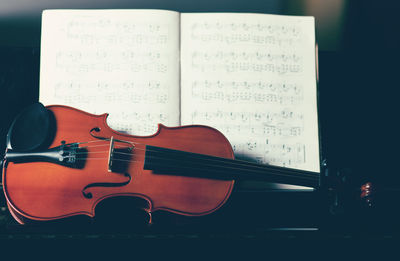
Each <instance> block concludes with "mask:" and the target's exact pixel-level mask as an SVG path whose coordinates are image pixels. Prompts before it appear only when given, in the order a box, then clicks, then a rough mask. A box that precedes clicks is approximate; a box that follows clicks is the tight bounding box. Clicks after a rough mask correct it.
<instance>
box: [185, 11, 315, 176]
mask: <svg viewBox="0 0 400 261" xmlns="http://www.w3.org/2000/svg"><path fill="white" fill-rule="evenodd" d="M306 20H307V21H306ZM310 21H311V20H309V19H304V20H302V19H298V18H296V17H291V18H288V17H285V18H281V17H278V18H277V17H275V16H268V15H261V14H260V15H256V14H202V15H193V16H192V15H189V14H188V15H186V14H182V15H181V25H182V26H181V46H182V52H181V67H182V74H181V77H182V78H181V83H182V87H181V97H182V98H181V104H182V111H181V113H182V116H181V117H182V120H181V122H182V123H183V124H204V125H211V126H213V127H215V128H217V129H218V130H220V131H221V132H222V133H223V134H224V135H225V136H226V137H227V138H228V139H229V141H230V142H231V144H233V150H234V153H235V155H236V156H237V157H239V158H240V157H243V158H244V159H255V160H257V161H258V162H262V163H268V164H272V165H278V166H287V167H294V168H300V169H307V170H314V171H319V154H318V153H319V148H318V146H316V145H317V144H318V122H317V114H316V91H315V90H316V89H315V86H316V85H315V71H313V70H310V68H311V69H312V68H314V60H313V59H312V57H314V56H313V55H314V42H311V43H310V42H309V39H313V38H312V37H313V34H314V27H313V23H311V22H310ZM306 154H307V155H308V157H307V158H306V157H305V155H306Z"/></svg>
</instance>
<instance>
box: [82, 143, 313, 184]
mask: <svg viewBox="0 0 400 261" xmlns="http://www.w3.org/2000/svg"><path fill="white" fill-rule="evenodd" d="M135 149H136V150H141V151H146V150H148V151H151V152H153V153H158V154H160V153H161V154H165V152H161V151H157V150H151V149H142V148H138V147H135ZM89 153H109V151H91V152H77V153H76V154H89ZM113 153H115V154H120V155H128V156H131V155H134V153H125V152H119V151H114V152H113ZM143 156H144V155H143ZM190 158H191V157H190V156H189V160H190ZM104 159H107V158H104ZM115 160H117V159H115ZM143 160H144V158H143ZM169 160H171V159H169ZM202 160H203V161H204V160H205V161H214V162H217V163H225V164H226V160H227V159H225V158H218V157H215V158H213V159H202ZM228 160H230V159H228ZM179 161H180V160H179ZM238 161H239V160H232V161H229V164H230V165H236V166H237V167H240V166H243V167H244V168H245V169H246V168H249V164H251V162H246V161H244V162H241V161H239V162H238ZM253 164H254V163H253ZM213 166H215V165H213ZM216 166H220V165H216ZM251 167H252V168H253V169H254V168H259V169H260V170H262V171H267V170H266V168H268V167H270V166H268V165H261V164H260V165H259V166H257V165H252V166H251ZM270 171H271V170H270ZM274 171H276V172H283V173H289V172H290V171H289V170H274ZM296 176H309V177H315V176H317V175H315V174H308V173H296Z"/></svg>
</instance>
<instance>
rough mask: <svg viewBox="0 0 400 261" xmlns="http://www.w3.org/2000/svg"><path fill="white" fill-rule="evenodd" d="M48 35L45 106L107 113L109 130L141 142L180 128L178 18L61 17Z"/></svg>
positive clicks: (124, 14)
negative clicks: (160, 131) (160, 129)
mask: <svg viewBox="0 0 400 261" xmlns="http://www.w3.org/2000/svg"><path fill="white" fill-rule="evenodd" d="M43 28H44V30H43V33H42V37H43V38H42V39H43V42H42V43H43V45H42V47H43V48H42V54H41V62H42V64H41V68H42V72H41V77H40V78H41V83H40V101H41V102H42V103H44V104H65V105H69V106H73V107H77V108H79V109H82V110H85V111H88V112H91V113H95V114H102V113H105V112H107V113H109V114H110V117H109V118H108V119H107V121H108V123H109V124H110V127H112V128H114V129H116V130H124V131H126V132H128V133H130V134H136V135H149V134H153V133H154V131H155V130H156V129H157V124H158V123H163V124H165V125H169V126H176V125H179V120H180V119H179V63H176V60H175V59H171V57H179V50H178V49H179V42H178V40H179V37H178V36H179V31H178V30H179V14H178V13H176V12H170V11H151V10H96V11H90V10H85V11H79V10H78V11H76V10H59V11H58V10H57V11H51V12H47V13H46V12H45V14H44V16H43ZM121 111H122V112H121ZM138 111H147V112H148V113H150V115H151V116H149V117H144V116H143V115H139V114H138V115H136V114H130V113H129V112H138ZM121 113H127V115H128V116H126V115H124V116H123V117H122V116H119V115H120V114H121ZM155 115H159V116H160V115H161V116H162V117H161V116H160V117H156V116H155ZM167 115H168V116H167Z"/></svg>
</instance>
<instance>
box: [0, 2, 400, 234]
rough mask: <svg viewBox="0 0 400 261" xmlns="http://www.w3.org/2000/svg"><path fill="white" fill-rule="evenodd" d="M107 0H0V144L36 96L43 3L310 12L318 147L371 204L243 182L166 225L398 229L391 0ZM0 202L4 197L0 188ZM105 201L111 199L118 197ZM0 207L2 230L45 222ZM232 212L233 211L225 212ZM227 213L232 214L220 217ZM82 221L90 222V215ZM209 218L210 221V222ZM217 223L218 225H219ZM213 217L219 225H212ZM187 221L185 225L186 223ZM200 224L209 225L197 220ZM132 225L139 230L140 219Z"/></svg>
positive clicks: (227, 230)
mask: <svg viewBox="0 0 400 261" xmlns="http://www.w3.org/2000/svg"><path fill="white" fill-rule="evenodd" d="M108 2H109V1H28V0H26V1H17V0H15V1H12V2H11V1H4V0H0V112H1V115H2V117H1V119H0V151H4V147H5V135H6V132H7V130H8V127H9V125H10V124H11V121H12V119H13V118H14V117H15V115H16V114H17V113H18V112H19V111H20V110H22V108H23V107H25V106H26V105H29V104H31V103H33V102H35V101H37V99H38V88H39V86H38V84H39V63H40V60H39V59H40V23H41V11H42V10H43V9H51V8H156V9H169V10H175V11H180V12H257V13H273V14H289V15H313V16H315V17H316V33H317V40H318V43H319V78H320V82H319V118H320V131H321V146H322V157H323V158H324V159H327V160H328V167H329V168H330V169H331V170H332V171H333V172H336V171H339V172H342V173H343V172H346V173H347V174H348V177H349V179H350V180H351V181H352V184H360V185H361V184H362V183H364V182H366V181H372V182H373V183H374V184H376V187H377V188H380V189H381V190H380V191H381V193H380V194H377V195H378V196H376V198H377V201H376V202H375V203H376V204H375V205H374V207H373V208H372V212H371V211H370V210H368V211H367V212H364V210H362V211H360V212H358V211H356V210H354V209H353V206H354V205H350V207H348V208H349V209H350V211H347V213H346V214H345V215H344V216H343V215H332V213H330V212H329V206H330V198H329V195H326V194H324V193H313V194H310V193H290V194H289V193H279V192H256V193H254V192H252V193H250V194H249V193H246V192H243V191H239V192H238V193H236V194H234V195H233V196H232V200H231V201H230V202H231V203H229V204H228V206H227V207H226V208H225V209H223V211H222V213H218V214H216V215H212V216H211V217H206V218H202V219H201V220H200V221H199V220H198V219H190V220H189V221H187V220H184V221H183V223H182V224H186V223H190V224H192V223H194V224H195V225H194V226H190V225H189V226H186V225H182V226H180V227H179V228H178V229H180V230H176V228H175V230H172V231H180V232H181V233H183V234H185V233H186V232H187V231H195V233H198V231H200V230H201V231H208V232H207V233H206V232H204V234H202V235H203V236H204V235H205V234H206V235H207V236H209V235H210V234H213V235H215V234H217V235H219V236H221V235H223V236H227V237H242V236H243V235H251V236H256V237H265V236H267V237H268V236H269V235H272V236H275V235H276V234H275V232H271V230H270V228H271V227H272V228H275V227H319V228H323V229H322V230H323V231H330V232H329V233H332V231H336V232H338V231H341V233H344V234H346V233H353V234H352V235H353V236H354V235H360V233H361V234H362V235H364V234H363V233H364V232H365V231H375V232H378V233H380V234H379V235H381V234H385V235H390V236H393V235H394V231H397V230H398V229H397V226H398V225H397V219H398V218H399V215H398V214H397V211H396V209H397V208H398V206H397V204H396V203H397V192H396V190H397V189H398V188H399V189H400V183H399V180H400V175H399V170H398V161H399V160H398V159H397V156H398V155H399V146H398V144H399V142H398V140H399V138H398V137H399V128H398V123H397V121H398V119H399V117H398V111H399V106H398V104H399V101H398V93H399V92H398V89H399V87H400V84H399V80H398V77H399V72H398V69H399V63H400V51H399V48H400V42H399V29H400V27H399V22H398V15H399V8H397V7H396V5H395V2H396V1H372V0H365V1H350V0H347V1H346V0H342V1H339V0H330V1H316V0H308V1H307V0H304V1H294V0H293V1H290V0H282V1H278V0H276V1H257V0H247V1H227V0H223V1H211V0H206V1H196V2H194V1H184V0H174V1H161V0H158V1H128V0H120V1H113V2H112V3H111V2H110V3H108ZM27 131H28V132H29V130H27ZM382 188H386V189H385V190H384V189H382ZM128 201H129V200H128ZM0 202H2V205H3V206H4V199H3V198H2V199H1V200H0ZM127 204H131V203H127ZM104 205H105V206H104V209H106V208H107V207H110V206H106V205H113V204H112V203H105V204H104ZM120 205H121V203H118V206H120ZM113 206H114V208H116V207H115V206H117V205H113ZM357 206H358V205H357ZM111 208H112V206H111ZM102 209H103V207H102V206H101V209H100V211H99V213H102V211H103V210H102ZM254 209H256V210H257V211H256V212H257V215H255V214H254ZM349 209H348V210H349ZM114 210H115V209H114ZM104 212H106V211H105V210H104ZM251 212H253V213H251ZM125 214H126V215H128V216H129V215H133V216H135V217H137V219H139V220H140V219H145V217H143V216H141V215H142V214H141V213H133V214H132V213H129V214H128V213H124V212H123V215H125ZM1 215H3V217H2V219H0V221H1V222H2V224H5V225H4V226H5V230H2V231H4V233H3V234H2V235H8V234H10V233H17V234H18V233H19V234H20V233H22V234H24V233H26V231H29V232H32V233H38V231H39V232H43V231H47V230H44V229H43V227H41V225H39V226H33V228H32V227H30V228H29V229H30V230H24V229H25V228H20V227H19V226H17V225H16V224H14V223H13V221H12V219H11V218H9V216H7V215H8V214H7V211H6V209H5V208H3V211H2V214H1ZM4 216H5V217H4ZM160 216H161V217H163V218H161V220H163V219H164V220H171V219H175V218H176V217H174V216H172V217H171V216H169V215H165V216H164V215H163V214H161V215H160ZM231 216H233V217H234V218H233V219H232V218H231V219H229V217H231ZM109 218H110V217H108V216H107V215H106V214H104V217H103V218H102V217H100V218H99V219H98V220H100V221H96V222H97V223H96V225H90V226H89V227H90V229H89V230H87V232H88V233H93V231H99V229H100V231H105V230H104V226H101V225H100V227H101V228H99V226H98V225H97V224H102V225H104V223H109ZM227 219H229V220H231V221H226V220H227ZM120 221H121V220H119V221H117V223H118V222H119V223H121V224H126V223H129V221H127V220H125V222H126V223H124V222H120ZM83 222H87V224H89V223H90V224H93V222H92V221H87V220H85V221H83ZM102 222H103V223H102ZM167 222H168V221H167ZM139 223H140V222H139ZM161 223H163V222H161ZM211 223H212V224H214V226H210V224H211ZM222 223H224V224H225V225H222V226H221V224H222ZM85 224H86V223H85ZM215 224H216V225H215ZM63 226H64V225H63ZM122 226H123V225H121V226H120V227H119V228H121V227H122ZM216 226H218V227H219V228H221V227H222V229H221V230H218V229H216ZM64 227H65V226H64ZM161 227H162V226H161ZM192 227H194V230H191V228H192ZM205 227H206V228H208V230H207V229H206V230H204V228H205ZM232 228H233V229H232ZM338 228H339V230H338ZM101 229H103V230H101ZM113 229H115V227H113ZM116 229H118V228H116ZM135 229H136V227H135ZM50 231H53V230H50ZM106 231H108V230H107V229H106ZM136 231H138V230H136ZM140 231H145V232H148V230H146V229H144V230H140ZM163 231H164V230H163ZM210 231H211V232H210ZM215 231H223V232H215ZM232 231H234V232H232ZM262 231H268V233H269V234H268V233H267V234H262V233H261V232H262ZM354 231H356V232H354ZM360 231H361V232H360ZM145 232H144V233H145ZM102 233H103V232H102ZM166 233H170V232H166ZM218 233H222V234H218ZM260 233H261V234H260ZM271 233H272V234H271ZM279 233H281V234H279V236H281V235H286V234H285V233H286V232H279ZM282 233H283V234H282ZM296 233H297V234H296V236H299V233H300V237H301V235H302V234H301V232H296ZM333 234H335V233H333ZM164 235H165V234H164ZM196 235H198V234H196ZM290 235H292V234H290ZM314 235H315V234H313V236H314ZM330 235H331V234H330Z"/></svg>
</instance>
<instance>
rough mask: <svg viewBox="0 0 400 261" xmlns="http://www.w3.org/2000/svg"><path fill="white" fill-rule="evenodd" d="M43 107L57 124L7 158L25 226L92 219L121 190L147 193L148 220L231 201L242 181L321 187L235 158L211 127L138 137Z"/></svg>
mask: <svg viewBox="0 0 400 261" xmlns="http://www.w3.org/2000/svg"><path fill="white" fill-rule="evenodd" d="M45 111H46V112H47V113H48V114H49V115H50V116H51V117H49V120H46V119H47V118H46V117H44V118H45V120H43V122H44V123H45V125H46V126H50V125H52V126H53V127H52V128H47V127H46V131H37V133H39V134H38V135H39V138H37V140H40V142H38V146H35V145H34V143H33V144H31V145H30V146H28V147H29V148H28V149H25V150H24V149H15V148H14V147H17V148H18V147H19V148H22V146H21V145H19V146H14V147H12V146H11V145H10V144H9V146H8V148H7V150H6V153H5V156H4V162H3V167H2V182H3V190H4V193H5V197H6V201H7V204H8V208H9V210H10V212H11V214H12V216H13V217H14V218H15V219H16V220H17V221H18V222H19V223H20V224H25V223H26V222H29V221H31V220H35V221H49V220H56V219H62V218H66V217H71V216H75V215H87V216H90V217H94V216H95V208H96V205H98V204H99V202H101V201H102V200H104V199H107V198H110V197H117V196H132V197H139V198H142V199H144V200H145V201H146V202H147V207H146V208H145V211H146V212H147V213H148V215H149V217H150V222H151V215H152V213H153V212H154V211H157V210H163V211H168V212H172V213H176V214H180V215H185V216H201V215H206V214H210V213H212V212H215V211H216V210H218V209H219V208H221V206H223V205H224V203H226V202H227V200H228V198H229V197H230V195H231V193H232V189H233V187H234V184H235V180H238V179H252V180H264V181H268V182H277V183H285V184H292V185H301V186H308V187H314V188H317V187H318V186H319V185H320V176H319V173H315V172H308V171H298V170H294V169H288V168H284V167H276V166H270V165H261V164H256V163H251V162H246V161H241V160H235V159H234V154H233V149H232V146H231V144H230V143H229V141H228V140H227V139H226V137H225V136H224V135H223V134H222V133H221V132H219V131H218V130H216V129H214V128H211V127H207V126H201V125H188V126H181V127H166V126H164V125H162V124H159V125H158V130H157V132H156V133H155V134H153V135H150V136H133V135H128V134H124V133H120V132H117V131H115V130H113V129H111V128H110V127H109V126H108V125H107V121H106V120H107V116H108V114H102V115H94V114H90V113H87V112H84V111H81V110H78V109H75V108H72V107H67V106H61V105H53V106H47V107H46V108H45ZM42 118H43V117H42ZM50 122H51V124H50ZM50 129H51V130H52V131H49V130H50ZM25 136H26V135H25ZM8 138H9V139H10V137H8ZM45 140H47V142H45ZM26 142H28V143H29V139H28V141H26ZM11 143H13V141H12V138H11ZM16 143H17V142H15V141H14V144H16ZM39 144H40V146H39Z"/></svg>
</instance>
